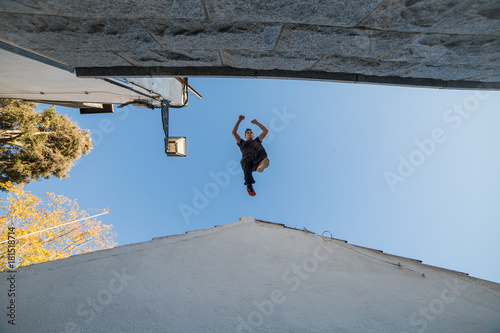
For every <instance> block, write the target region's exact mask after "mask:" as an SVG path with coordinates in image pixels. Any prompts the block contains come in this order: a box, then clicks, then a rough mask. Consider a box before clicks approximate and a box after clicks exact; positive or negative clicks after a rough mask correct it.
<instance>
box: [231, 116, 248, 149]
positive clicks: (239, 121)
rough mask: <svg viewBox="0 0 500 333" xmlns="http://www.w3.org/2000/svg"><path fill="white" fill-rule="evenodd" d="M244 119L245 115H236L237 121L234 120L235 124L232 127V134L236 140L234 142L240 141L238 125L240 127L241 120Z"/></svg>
mask: <svg viewBox="0 0 500 333" xmlns="http://www.w3.org/2000/svg"><path fill="white" fill-rule="evenodd" d="M243 119H245V116H239V117H238V121H237V122H236V125H234V127H233V132H232V133H233V136H234V139H235V140H236V143H238V144H239V143H240V141H241V138H240V136H239V135H238V133H237V132H238V127H240V123H241V122H242V120H243Z"/></svg>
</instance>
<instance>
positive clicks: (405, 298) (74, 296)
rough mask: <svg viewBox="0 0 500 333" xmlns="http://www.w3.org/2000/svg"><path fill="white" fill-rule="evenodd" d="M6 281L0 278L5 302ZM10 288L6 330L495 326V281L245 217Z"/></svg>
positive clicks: (26, 272) (22, 279)
mask: <svg viewBox="0 0 500 333" xmlns="http://www.w3.org/2000/svg"><path fill="white" fill-rule="evenodd" d="M398 264H399V265H398ZM7 274H8V273H1V274H0V290H2V293H4V291H5V290H6V288H7V287H8V283H7V281H6V276H7ZM422 274H424V275H425V276H422ZM16 289H17V291H18V293H17V295H16V303H17V314H16V326H15V327H12V326H11V325H8V324H7V321H6V319H5V318H4V319H2V320H1V321H0V331H2V332H297V333H298V332H370V333H373V332H384V333H387V332H398V333H401V332H408V333H409V332H416V331H417V330H419V329H421V330H422V331H426V332H440V333H443V332H450V333H451V332H453V333H456V332H476V333H479V332H498V328H499V327H500V316H499V313H500V285H498V284H495V283H491V282H487V281H482V280H478V279H474V278H470V277H467V276H466V275H464V274H461V273H457V272H452V271H447V270H443V269H439V268H435V267H431V266H425V265H422V264H420V263H418V262H417V261H414V260H411V259H406V258H401V257H395V256H391V255H386V254H383V253H381V252H379V251H375V250H368V249H364V248H361V247H356V246H352V245H349V244H345V243H344V242H343V241H339V240H330V239H325V238H322V237H319V236H315V235H313V234H309V233H306V232H302V231H298V230H293V229H288V228H283V227H282V226H280V225H276V224H269V223H262V222H255V221H254V220H253V219H252V218H248V217H245V218H242V221H240V222H238V223H233V224H229V225H224V226H219V227H216V228H214V229H209V230H200V231H195V232H189V233H188V234H186V235H179V236H171V237H164V238H158V239H154V240H152V241H150V242H145V243H139V244H134V245H127V246H122V247H118V248H115V249H111V250H105V251H100V252H95V253H91V254H86V255H80V256H75V257H71V258H68V259H63V260H58V261H53V262H49V263H44V264H39V265H33V266H29V267H24V268H20V269H19V270H18V272H17V274H16ZM2 299H4V298H2ZM4 305H5V304H2V308H5V307H4ZM4 311H5V310H4Z"/></svg>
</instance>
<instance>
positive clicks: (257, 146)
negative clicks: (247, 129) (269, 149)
mask: <svg viewBox="0 0 500 333" xmlns="http://www.w3.org/2000/svg"><path fill="white" fill-rule="evenodd" d="M237 145H238V147H240V150H241V155H242V157H246V156H252V157H255V156H257V155H258V154H259V152H261V151H265V150H264V147H262V144H261V141H260V139H259V137H257V138H255V139H253V140H248V141H245V140H243V139H241V141H240V143H237Z"/></svg>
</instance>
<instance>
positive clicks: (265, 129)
mask: <svg viewBox="0 0 500 333" xmlns="http://www.w3.org/2000/svg"><path fill="white" fill-rule="evenodd" d="M251 123H252V124H255V125H257V126H259V127H260V129H261V130H262V133H260V134H259V140H260V141H261V142H262V140H264V138H265V137H266V135H267V133H269V130H268V129H267V128H266V126H264V125H262V124H261V123H259V122H258V121H257V119H254V120H252V121H251Z"/></svg>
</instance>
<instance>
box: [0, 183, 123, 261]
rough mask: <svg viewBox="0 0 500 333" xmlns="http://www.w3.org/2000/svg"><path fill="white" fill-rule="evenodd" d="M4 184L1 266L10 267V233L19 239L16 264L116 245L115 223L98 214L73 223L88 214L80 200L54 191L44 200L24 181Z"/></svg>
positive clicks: (47, 259)
mask: <svg viewBox="0 0 500 333" xmlns="http://www.w3.org/2000/svg"><path fill="white" fill-rule="evenodd" d="M0 186H2V187H3V188H4V190H6V191H8V194H7V198H5V199H0V209H1V210H3V212H4V213H5V214H4V215H3V216H0V243H1V244H0V245H1V246H0V250H1V254H0V270H2V271H5V270H7V269H9V267H7V259H8V249H9V248H8V243H9V242H8V240H9V237H8V235H9V234H10V236H11V237H10V239H11V240H12V238H13V237H14V238H15V239H16V241H15V247H14V249H15V257H16V259H17V264H16V268H17V267H20V266H27V265H31V264H36V263H40V262H45V261H50V260H54V259H61V258H66V257H69V256H72V255H76V254H80V253H87V252H91V251H96V250H102V249H107V248H111V247H114V246H116V243H115V241H114V237H115V236H116V234H114V233H112V232H111V228H112V227H113V226H112V225H104V224H101V222H100V221H97V220H96V219H95V218H93V219H87V220H83V221H79V222H75V223H70V222H73V221H75V220H79V219H82V218H85V217H88V214H87V213H86V212H85V211H83V210H80V209H79V207H78V204H77V201H76V200H70V199H68V198H66V197H64V196H62V195H55V194H54V193H46V194H45V196H46V199H45V200H42V199H40V198H39V197H37V196H35V195H33V194H31V192H30V191H26V190H25V189H24V188H23V186H22V185H13V184H12V183H10V182H7V183H5V184H0ZM61 225H62V226H61ZM56 226H57V227H56ZM12 227H14V228H12ZM53 227H55V228H53ZM23 236H24V237H23ZM12 247H13V243H12V241H11V245H10V249H11V248H12ZM10 253H11V254H12V250H11V252H10Z"/></svg>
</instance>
